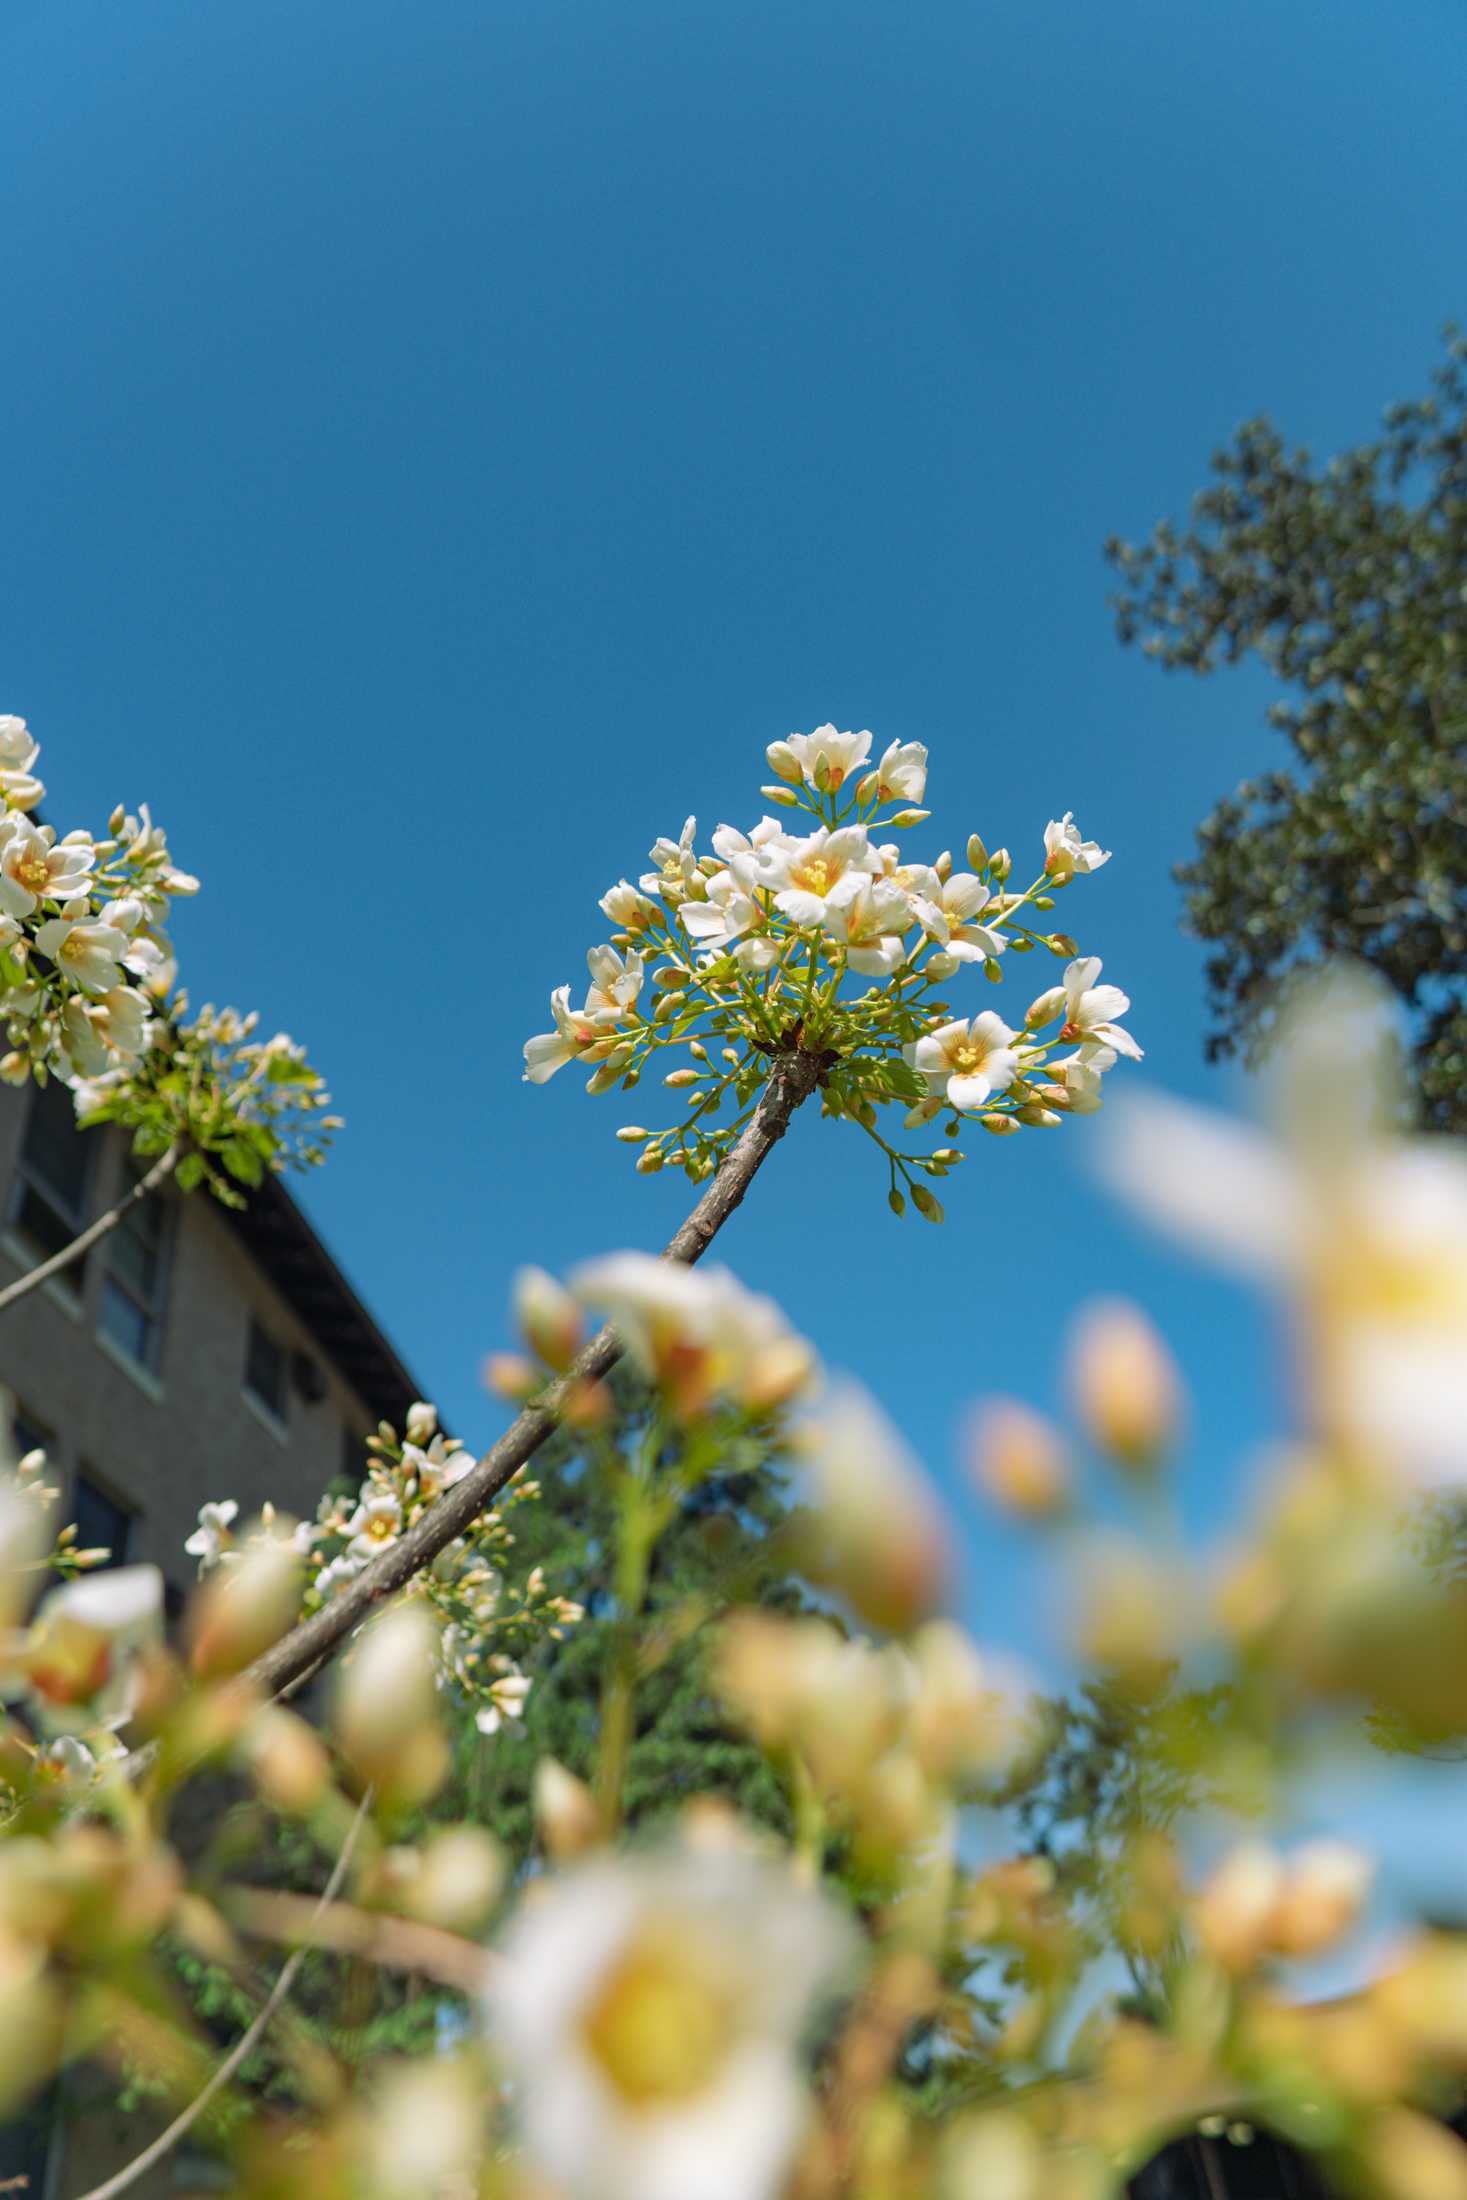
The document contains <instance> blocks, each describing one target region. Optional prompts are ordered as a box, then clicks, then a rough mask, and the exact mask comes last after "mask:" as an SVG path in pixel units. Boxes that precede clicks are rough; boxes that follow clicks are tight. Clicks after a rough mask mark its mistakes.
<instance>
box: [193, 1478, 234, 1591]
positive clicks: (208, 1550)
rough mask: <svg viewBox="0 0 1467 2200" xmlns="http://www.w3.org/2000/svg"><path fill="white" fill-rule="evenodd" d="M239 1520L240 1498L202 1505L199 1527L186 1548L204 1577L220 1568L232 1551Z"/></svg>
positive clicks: (229, 1498)
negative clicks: (228, 1553) (236, 1522)
mask: <svg viewBox="0 0 1467 2200" xmlns="http://www.w3.org/2000/svg"><path fill="white" fill-rule="evenodd" d="M238 1518H239V1500H238V1498H234V1497H225V1498H222V1499H220V1501H219V1502H218V1503H217V1504H214V1503H210V1504H206V1505H200V1507H199V1524H198V1526H197V1527H196V1528H195V1530H194V1532H193V1534H192V1535H191V1536H190V1537H189V1538H188V1541H187V1542H186V1543H185V1544H184V1546H183V1547H184V1549H185V1551H186V1552H187V1553H188V1555H189V1557H190V1558H196V1559H197V1560H198V1562H199V1572H200V1573H201V1574H202V1573H206V1572H207V1571H208V1569H209V1568H210V1567H211V1566H217V1565H218V1563H219V1561H220V1559H221V1558H222V1557H223V1556H224V1553H225V1552H226V1551H227V1550H230V1549H232V1548H233V1544H234V1533H233V1530H234V1523H235V1521H236V1520H237V1519H238Z"/></svg>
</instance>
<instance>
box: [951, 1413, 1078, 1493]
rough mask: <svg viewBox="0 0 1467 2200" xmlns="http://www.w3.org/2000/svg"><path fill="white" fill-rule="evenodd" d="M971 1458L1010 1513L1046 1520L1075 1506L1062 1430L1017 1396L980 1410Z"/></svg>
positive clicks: (984, 1484) (978, 1475) (972, 1432)
mask: <svg viewBox="0 0 1467 2200" xmlns="http://www.w3.org/2000/svg"><path fill="white" fill-rule="evenodd" d="M968 1459H969V1464H970V1466H971V1469H972V1472H973V1475H974V1478H975V1480H976V1481H977V1482H978V1484H979V1486H980V1488H981V1489H982V1490H983V1491H984V1492H985V1493H986V1494H987V1496H989V1497H990V1498H992V1500H993V1501H994V1503H995V1504H997V1505H1001V1506H1002V1507H1003V1509H1004V1511H1005V1512H1011V1513H1017V1514H1018V1515H1019V1516H1020V1517H1021V1518H1022V1519H1026V1520H1044V1519H1049V1518H1051V1517H1052V1516H1053V1515H1054V1514H1056V1513H1060V1512H1063V1511H1064V1509H1065V1507H1066V1506H1067V1505H1068V1504H1069V1501H1070V1495H1071V1475H1070V1463H1069V1460H1068V1459H1067V1458H1066V1456H1065V1448H1064V1443H1063V1440H1062V1439H1061V1436H1060V1433H1059V1430H1058V1429H1057V1428H1056V1427H1055V1426H1054V1423H1053V1422H1052V1421H1049V1420H1047V1419H1046V1418H1045V1416H1044V1415H1043V1414H1042V1413H1035V1412H1034V1411H1033V1409H1032V1408H1031V1407H1029V1406H1026V1405H1023V1404H1021V1403H1020V1401H1019V1400H1018V1399H1017V1398H993V1399H990V1400H989V1401H988V1402H987V1403H986V1404H985V1405H983V1406H981V1407H980V1408H979V1410H978V1412H977V1414H976V1415H975V1416H974V1419H973V1422H972V1425H971V1428H970V1431H969V1438H968Z"/></svg>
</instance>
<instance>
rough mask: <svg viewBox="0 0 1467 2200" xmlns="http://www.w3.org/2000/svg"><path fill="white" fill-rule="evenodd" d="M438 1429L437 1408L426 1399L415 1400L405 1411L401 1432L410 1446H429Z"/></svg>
mask: <svg viewBox="0 0 1467 2200" xmlns="http://www.w3.org/2000/svg"><path fill="white" fill-rule="evenodd" d="M437 1428H438V1408H437V1406H435V1405H432V1404H430V1403H429V1401H428V1400H427V1399H426V1398H416V1399H414V1401H413V1403H412V1404H411V1405H410V1406H409V1407H408V1409H407V1423H406V1426H405V1428H404V1430H403V1433H404V1435H405V1436H406V1437H407V1440H408V1442H409V1443H410V1444H431V1443H432V1441H433V1437H434V1434H435V1433H436V1431H437Z"/></svg>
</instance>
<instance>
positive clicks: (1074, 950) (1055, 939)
mask: <svg viewBox="0 0 1467 2200" xmlns="http://www.w3.org/2000/svg"><path fill="white" fill-rule="evenodd" d="M1044 944H1045V946H1046V947H1047V948H1048V949H1049V952H1050V953H1051V955H1058V957H1059V959H1060V961H1061V962H1068V961H1069V960H1070V958H1071V957H1072V956H1074V955H1078V954H1079V952H1080V950H1079V947H1078V946H1077V944H1076V943H1075V941H1074V940H1073V939H1072V938H1071V937H1070V935H1069V933H1068V932H1051V933H1050V935H1049V937H1048V938H1047V939H1046V940H1045V942H1044Z"/></svg>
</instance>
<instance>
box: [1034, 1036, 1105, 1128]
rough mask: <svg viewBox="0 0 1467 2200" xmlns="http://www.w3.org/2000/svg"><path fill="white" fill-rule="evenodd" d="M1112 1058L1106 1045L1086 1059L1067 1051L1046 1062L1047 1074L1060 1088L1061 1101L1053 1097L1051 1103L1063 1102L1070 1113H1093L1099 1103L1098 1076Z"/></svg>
mask: <svg viewBox="0 0 1467 2200" xmlns="http://www.w3.org/2000/svg"><path fill="white" fill-rule="evenodd" d="M1114 1061H1115V1056H1114V1054H1113V1053H1112V1052H1111V1050H1110V1048H1109V1047H1100V1048H1098V1049H1097V1050H1096V1052H1095V1053H1094V1054H1092V1055H1091V1056H1090V1058H1089V1060H1088V1061H1084V1060H1082V1059H1081V1057H1080V1056H1079V1055H1078V1054H1070V1055H1067V1056H1066V1058H1065V1059H1064V1061H1062V1062H1049V1063H1046V1065H1045V1067H1046V1071H1047V1073H1048V1075H1049V1076H1051V1077H1052V1078H1053V1079H1054V1080H1055V1082H1056V1084H1058V1085H1060V1086H1062V1087H1063V1089H1064V1100H1063V1102H1062V1103H1061V1102H1060V1101H1058V1100H1056V1101H1054V1103H1053V1105H1054V1106H1055V1107H1059V1106H1061V1105H1063V1107H1064V1108H1065V1110H1066V1112H1067V1113H1068V1114H1070V1115H1094V1114H1095V1112H1096V1110H1097V1109H1098V1108H1099V1107H1100V1105H1101V1093H1100V1080H1101V1076H1102V1075H1103V1073H1104V1072H1105V1071H1106V1070H1108V1069H1109V1068H1111V1066H1112V1064H1113V1063H1114Z"/></svg>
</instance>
